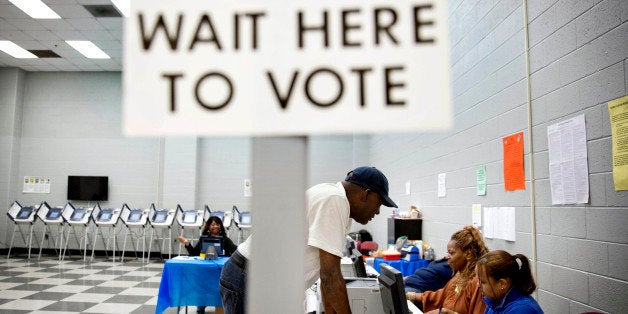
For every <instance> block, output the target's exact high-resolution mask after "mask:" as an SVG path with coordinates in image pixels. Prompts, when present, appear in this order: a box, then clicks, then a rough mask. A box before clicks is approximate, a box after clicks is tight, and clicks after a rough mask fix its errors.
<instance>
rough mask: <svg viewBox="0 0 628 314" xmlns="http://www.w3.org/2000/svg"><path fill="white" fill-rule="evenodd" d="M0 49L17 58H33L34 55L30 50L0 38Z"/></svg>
mask: <svg viewBox="0 0 628 314" xmlns="http://www.w3.org/2000/svg"><path fill="white" fill-rule="evenodd" d="M0 50H2V51H4V52H6V53H7V54H9V55H11V56H12V57H14V58H19V59H35V58H37V56H36V55H34V54H32V53H31V52H30V51H28V50H26V49H24V48H22V47H20V46H18V45H16V44H15V43H14V42H12V41H9V40H0Z"/></svg>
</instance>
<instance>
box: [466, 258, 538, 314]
mask: <svg viewBox="0 0 628 314" xmlns="http://www.w3.org/2000/svg"><path fill="white" fill-rule="evenodd" d="M476 271H477V276H478V279H479V280H480V285H481V286H482V292H484V302H486V311H485V312H484V313H490V314H493V313H530V314H538V313H541V314H542V313H543V310H541V307H540V306H539V304H538V303H537V302H536V300H534V298H532V297H531V296H530V294H532V292H534V290H535V289H536V284H535V283H534V278H532V272H531V271H530V263H529V262H528V258H527V257H525V255H523V254H516V255H510V254H509V253H508V252H506V251H502V250H497V251H492V252H489V253H487V254H485V255H484V256H482V257H480V259H479V260H478V263H477V269H476Z"/></svg>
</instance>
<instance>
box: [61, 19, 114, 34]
mask: <svg viewBox="0 0 628 314" xmlns="http://www.w3.org/2000/svg"><path fill="white" fill-rule="evenodd" d="M67 21H68V23H70V24H71V25H72V26H74V27H75V28H76V29H78V30H81V31H97V30H103V29H105V28H104V27H102V25H100V23H98V21H96V19H95V18H72V19H68V20H67Z"/></svg>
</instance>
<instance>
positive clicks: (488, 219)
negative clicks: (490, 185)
mask: <svg viewBox="0 0 628 314" xmlns="http://www.w3.org/2000/svg"><path fill="white" fill-rule="evenodd" d="M482 230H483V231H484V236H485V237H487V238H489V239H493V238H494V237H495V235H494V232H493V208H492V207H484V226H482Z"/></svg>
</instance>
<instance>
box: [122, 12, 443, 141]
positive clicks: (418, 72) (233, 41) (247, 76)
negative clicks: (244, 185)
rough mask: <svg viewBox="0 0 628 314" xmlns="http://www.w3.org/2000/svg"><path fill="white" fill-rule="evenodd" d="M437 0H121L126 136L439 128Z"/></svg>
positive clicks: (440, 44) (440, 28) (439, 24)
mask: <svg viewBox="0 0 628 314" xmlns="http://www.w3.org/2000/svg"><path fill="white" fill-rule="evenodd" d="M446 6H447V2H446V1H436V0H432V1H426V0H422V1H384V0H376V1H361V0H360V1H359V0H341V1H339V0H321V1H257V0H242V1H224V0H223V1H221V0H216V1H178V0H162V1H157V2H156V1H153V0H133V1H131V15H130V17H129V18H128V19H127V20H126V21H125V25H124V26H125V28H124V38H125V41H124V45H123V46H124V58H123V59H124V65H123V68H124V71H123V129H124V131H125V133H126V134H127V135H138V136H141V135H230V136H232V135H303V134H331V133H378V132H393V131H397V132H402V131H417V130H442V129H447V128H449V127H450V125H451V120H452V118H451V104H450V103H451V101H450V98H451V96H450V93H451V91H450V90H451V88H450V66H449V63H450V62H449V38H448V21H447V7H446Z"/></svg>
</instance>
